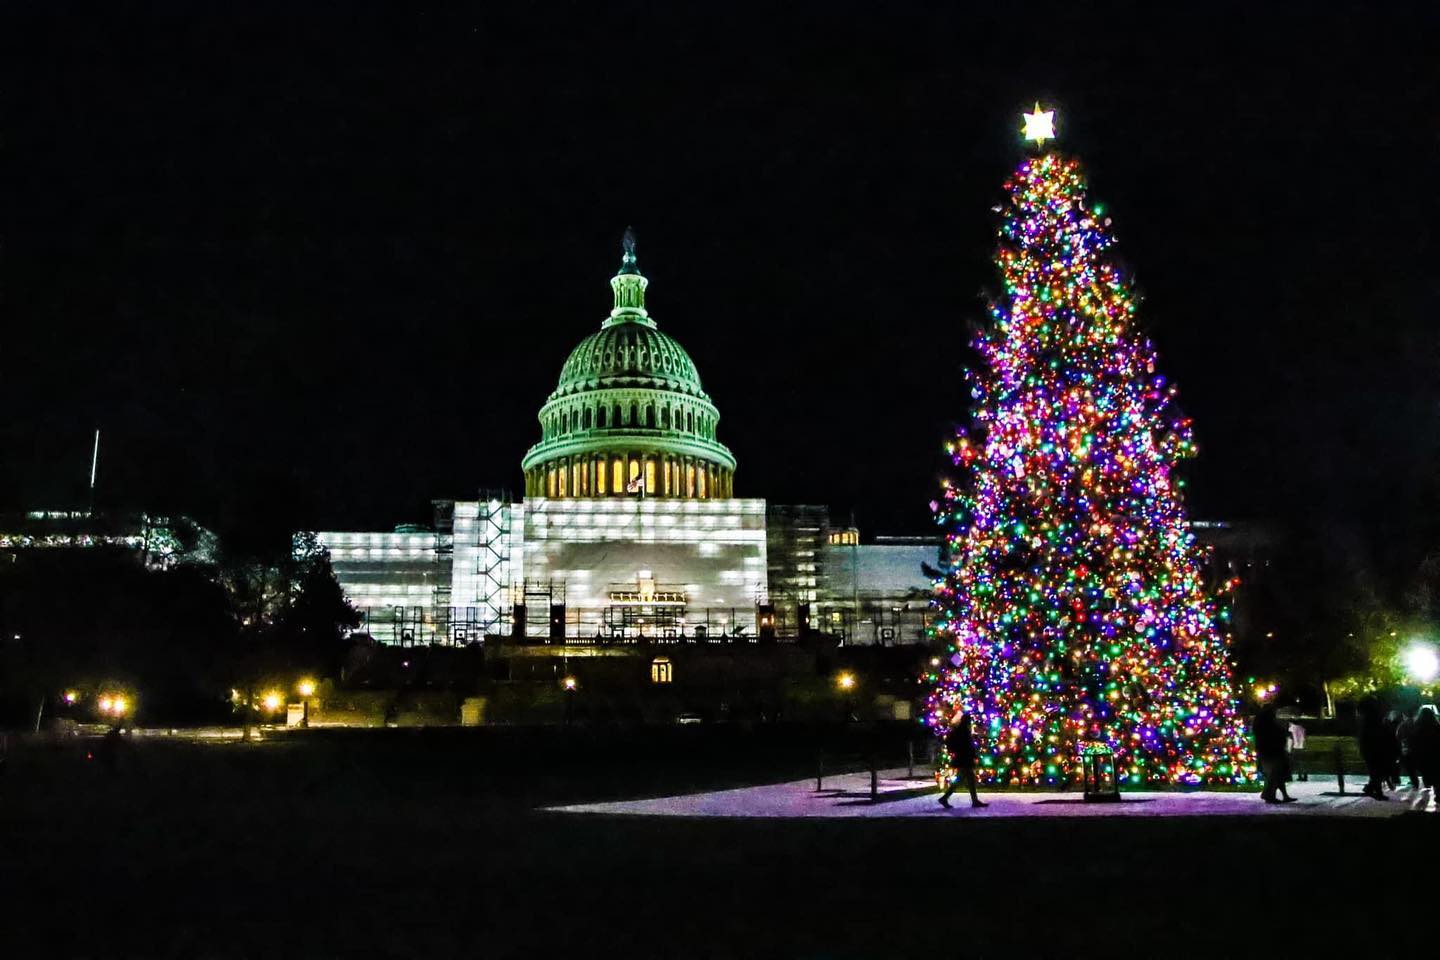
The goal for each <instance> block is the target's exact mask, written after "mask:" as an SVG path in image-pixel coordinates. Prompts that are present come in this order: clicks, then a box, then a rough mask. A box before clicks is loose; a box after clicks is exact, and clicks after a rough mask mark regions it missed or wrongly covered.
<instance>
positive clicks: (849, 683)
mask: <svg viewBox="0 0 1440 960" xmlns="http://www.w3.org/2000/svg"><path fill="white" fill-rule="evenodd" d="M835 683H836V685H837V686H839V687H840V689H841V690H853V689H855V674H853V673H842V674H840V676H838V677H836V678H835Z"/></svg>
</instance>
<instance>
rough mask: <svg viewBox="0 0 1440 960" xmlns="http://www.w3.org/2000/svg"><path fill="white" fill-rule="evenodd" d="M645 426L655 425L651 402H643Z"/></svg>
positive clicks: (653, 409)
mask: <svg viewBox="0 0 1440 960" xmlns="http://www.w3.org/2000/svg"><path fill="white" fill-rule="evenodd" d="M645 426H647V427H653V426H655V404H653V403H647V404H645Z"/></svg>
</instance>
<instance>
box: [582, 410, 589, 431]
mask: <svg viewBox="0 0 1440 960" xmlns="http://www.w3.org/2000/svg"><path fill="white" fill-rule="evenodd" d="M583 422H584V425H585V427H584V428H585V429H586V430H589V429H590V408H589V407H586V408H585V417H584V421H583Z"/></svg>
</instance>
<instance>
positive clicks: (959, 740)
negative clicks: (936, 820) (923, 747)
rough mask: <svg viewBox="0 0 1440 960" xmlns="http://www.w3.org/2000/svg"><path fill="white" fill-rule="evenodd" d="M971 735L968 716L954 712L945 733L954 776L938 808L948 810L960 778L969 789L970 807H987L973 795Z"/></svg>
mask: <svg viewBox="0 0 1440 960" xmlns="http://www.w3.org/2000/svg"><path fill="white" fill-rule="evenodd" d="M973 733H974V731H973V730H972V729H971V723H970V714H968V713H966V712H964V711H962V710H956V711H955V716H953V717H951V718H950V729H949V730H947V731H946V733H945V749H946V750H947V751H949V753H950V762H951V763H953V764H954V765H955V776H954V777H952V778H951V779H950V785H949V786H948V787H946V788H945V792H944V793H943V794H941V796H940V806H942V807H945V808H946V809H949V807H950V795H951V794H952V793H954V792H955V788H956V787H957V786H958V785H959V784H960V780H961V778H962V777H963V778H964V780H965V785H966V786H967V787H969V789H970V806H972V807H988V806H989V804H988V803H986V802H985V801H983V800H981V799H980V797H979V796H978V795H976V793H975V740H974V737H973Z"/></svg>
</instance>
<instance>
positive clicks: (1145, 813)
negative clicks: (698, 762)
mask: <svg viewBox="0 0 1440 960" xmlns="http://www.w3.org/2000/svg"><path fill="white" fill-rule="evenodd" d="M1362 785H1363V784H1362V783H1360V782H1353V781H1347V782H1346V792H1345V793H1344V794H1341V793H1339V791H1338V790H1337V784H1336V781H1335V778H1334V777H1312V778H1311V779H1310V780H1309V781H1308V782H1303V783H1300V782H1297V783H1292V784H1290V785H1289V788H1290V795H1291V796H1293V797H1295V798H1297V799H1296V802H1295V803H1287V804H1267V803H1265V802H1263V801H1262V800H1261V799H1260V796H1259V794H1257V793H1236V792H1228V791H1202V790H1197V791H1194V792H1180V791H1134V792H1130V791H1127V792H1125V793H1124V794H1123V799H1122V801H1121V802H1119V803H1086V802H1084V801H1083V800H1082V799H1081V798H1080V795H1079V794H1078V793H1042V792H1033V793H1032V792H1028V791H1027V792H1024V793H1019V792H1016V793H981V799H982V800H984V801H986V802H987V803H989V806H988V807H985V808H983V809H974V808H972V807H971V806H970V801H969V799H968V798H967V797H966V796H965V795H964V794H963V793H957V794H956V795H955V797H953V798H952V800H951V803H952V805H953V806H952V808H951V809H949V810H946V809H945V808H943V807H941V806H940V804H939V803H937V802H936V801H937V799H938V793H937V791H936V789H935V785H934V781H933V780H932V779H923V780H922V779H920V778H918V777H917V778H916V779H913V780H909V779H906V778H905V771H903V770H887V771H884V772H883V773H882V774H881V779H880V789H879V795H878V799H876V800H874V801H872V800H871V799H870V776H869V774H863V773H859V774H837V775H836V776H833V777H826V778H825V781H824V789H823V790H821V791H819V792H816V790H815V781H814V779H813V778H812V779H809V780H797V781H795V782H793V783H778V784H770V785H767V786H760V787H742V788H740V789H738V790H719V791H716V792H714V793H695V794H690V795H687V796H679V797H658V798H656V799H653V800H626V801H619V802H615V803H580V804H573V805H570V806H563V807H550V808H548V809H550V810H552V811H557V812H561V813H601V814H612V815H622V816H658V817H929V818H935V817H945V818H955V819H971V818H975V817H982V818H984V819H986V820H993V819H995V818H1005V817H1236V816H1264V817H1347V818H1370V819H1385V818H1388V817H1395V816H1400V815H1403V814H1407V813H1435V812H1436V799H1435V796H1434V791H1432V790H1430V789H1424V790H1411V789H1409V788H1408V787H1406V788H1402V789H1400V790H1397V791H1395V792H1394V793H1392V794H1390V799H1389V800H1387V801H1384V802H1380V801H1376V800H1371V799H1370V798H1369V797H1365V796H1362V795H1361V794H1360V793H1358V792H1357V791H1358V790H1359V788H1360V786H1362Z"/></svg>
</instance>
